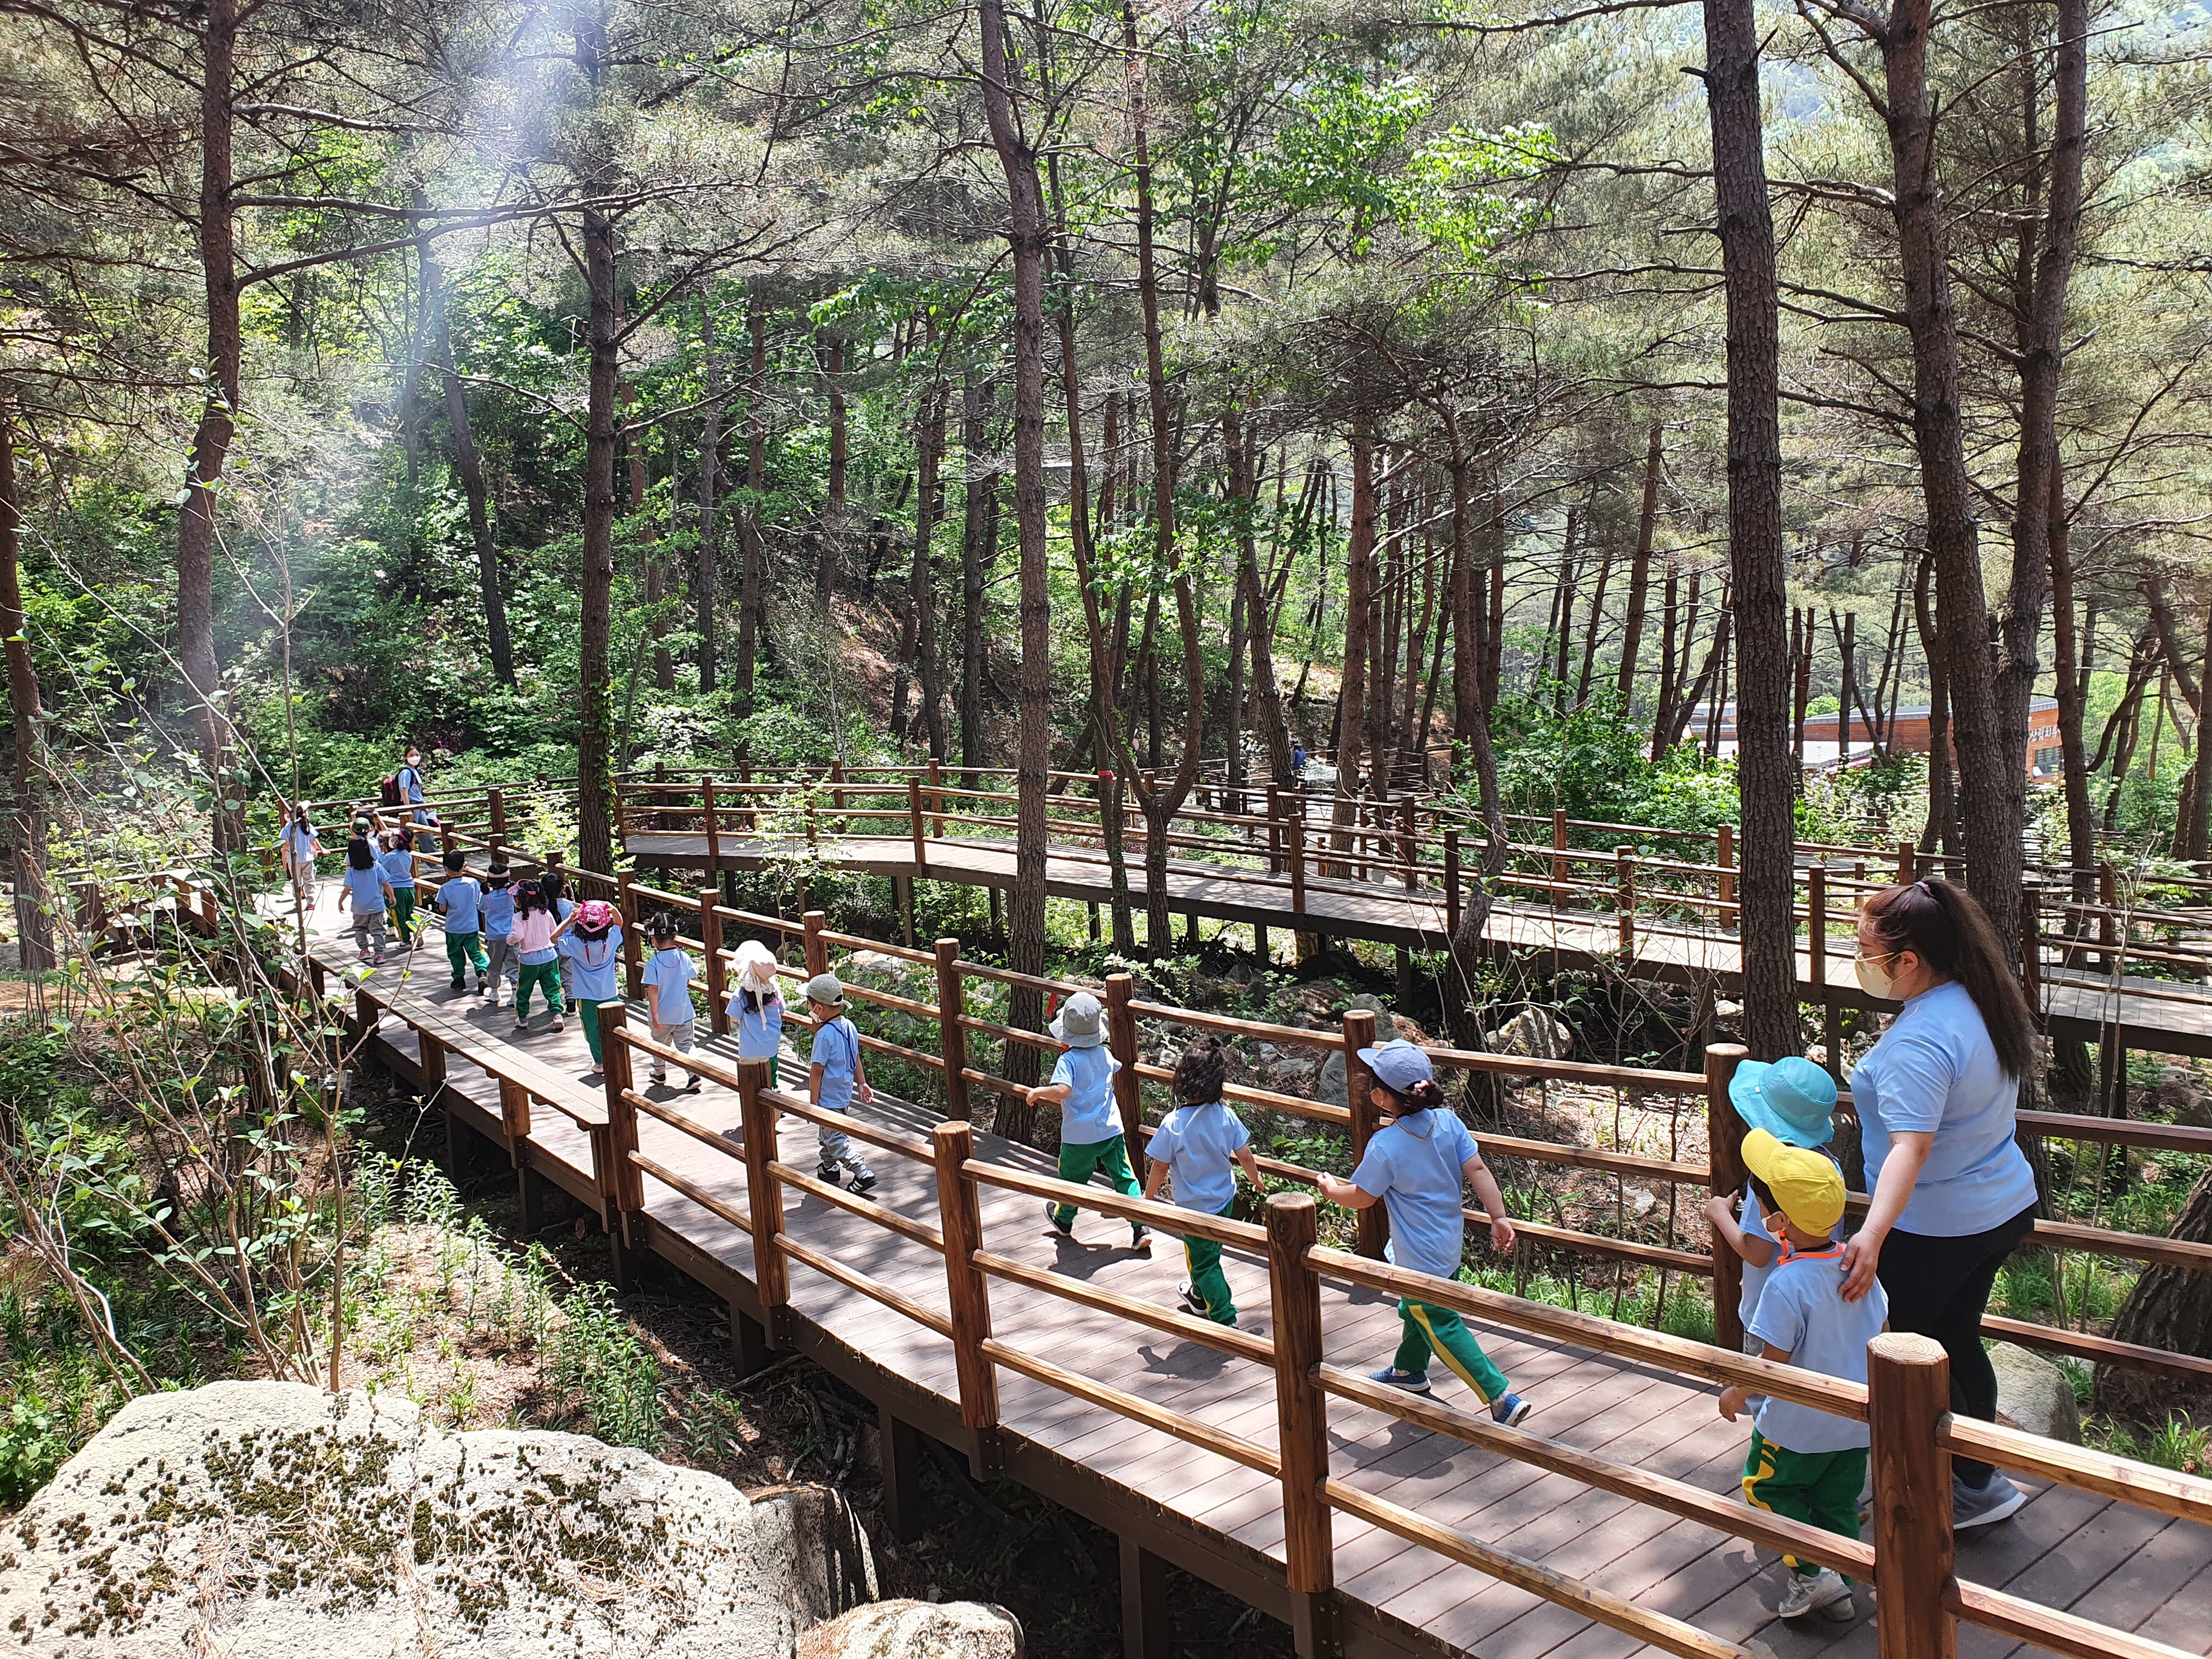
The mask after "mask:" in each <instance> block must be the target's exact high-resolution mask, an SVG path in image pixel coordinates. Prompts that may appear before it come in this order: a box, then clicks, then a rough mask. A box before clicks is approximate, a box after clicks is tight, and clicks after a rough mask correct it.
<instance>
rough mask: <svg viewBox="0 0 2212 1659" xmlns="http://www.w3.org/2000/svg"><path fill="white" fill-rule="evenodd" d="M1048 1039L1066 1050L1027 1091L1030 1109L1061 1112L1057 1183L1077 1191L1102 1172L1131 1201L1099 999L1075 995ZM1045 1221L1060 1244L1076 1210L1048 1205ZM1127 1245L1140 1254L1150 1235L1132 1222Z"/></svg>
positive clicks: (1131, 1181) (1113, 1065)
mask: <svg viewBox="0 0 2212 1659" xmlns="http://www.w3.org/2000/svg"><path fill="white" fill-rule="evenodd" d="M1051 1030H1052V1034H1053V1036H1055V1037H1057V1038H1059V1039H1060V1042H1064V1043H1066V1045H1067V1051H1066V1053H1065V1054H1061V1055H1060V1060H1059V1061H1058V1062H1057V1063H1056V1064H1055V1065H1054V1066H1053V1068H1052V1080H1051V1081H1050V1082H1049V1083H1040V1084H1039V1085H1037V1086H1036V1088H1034V1089H1032V1090H1030V1091H1029V1097H1028V1098H1029V1103H1030V1105H1032V1106H1055V1107H1058V1108H1059V1109H1060V1179H1061V1180H1062V1181H1066V1182H1072V1183H1073V1184H1074V1185H1076V1186H1078V1187H1082V1186H1087V1185H1088V1184H1089V1183H1090V1181H1091V1176H1092V1175H1093V1174H1094V1173H1096V1172H1097V1171H1099V1170H1103V1171H1105V1175H1106V1179H1107V1181H1108V1182H1109V1184H1110V1185H1111V1186H1112V1187H1113V1188H1114V1190H1115V1192H1117V1193H1120V1194H1123V1195H1124V1196H1125V1197H1133V1196H1134V1195H1135V1194H1136V1191H1137V1177H1136V1176H1135V1175H1134V1174H1133V1173H1132V1172H1131V1170H1130V1169H1129V1149H1128V1146H1127V1142H1126V1141H1125V1139H1123V1136H1122V1133H1121V1118H1120V1116H1119V1115H1117V1114H1116V1113H1115V1109H1114V1086H1113V1085H1114V1073H1116V1072H1118V1071H1120V1070H1121V1061H1119V1060H1115V1058H1114V1056H1113V1055H1111V1054H1108V1053H1107V1052H1106V1030H1105V1017H1104V1012H1103V1010H1102V1009H1101V1008H1100V1007H1099V1006H1098V999H1097V997H1095V996H1092V995H1091V993H1090V992H1088V991H1078V992H1077V993H1075V994H1074V995H1073V996H1071V997H1070V998H1068V1000H1066V1003H1065V1004H1063V1005H1062V1006H1061V1007H1060V1014H1059V1017H1058V1018H1055V1019H1054V1021H1053V1022H1052V1026H1051ZM1044 1214H1045V1219H1046V1220H1048V1221H1049V1222H1050V1223H1051V1224H1052V1228H1053V1231H1054V1232H1056V1233H1058V1234H1059V1235H1060V1237H1062V1238H1073V1237H1075V1206H1073V1204H1054V1203H1052V1202H1050V1201H1047V1203H1046V1205H1045V1206H1044ZM1129 1231H1130V1238H1129V1245H1130V1248H1131V1249H1139V1250H1141V1249H1146V1248H1148V1247H1149V1246H1150V1244H1151V1243H1152V1235H1151V1234H1150V1233H1149V1232H1147V1231H1146V1229H1145V1228H1144V1227H1143V1226H1141V1225H1139V1224H1138V1223H1136V1222H1131V1223H1130V1224H1129Z"/></svg>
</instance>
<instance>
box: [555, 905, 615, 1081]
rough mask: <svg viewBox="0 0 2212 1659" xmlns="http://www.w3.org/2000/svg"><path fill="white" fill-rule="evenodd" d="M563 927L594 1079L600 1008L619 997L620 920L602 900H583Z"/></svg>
mask: <svg viewBox="0 0 2212 1659" xmlns="http://www.w3.org/2000/svg"><path fill="white" fill-rule="evenodd" d="M562 926H563V927H566V928H567V930H568V933H567V935H566V937H564V938H563V939H562V940H561V954H562V956H564V957H567V958H568V979H569V984H570V987H571V988H572V989H573V990H574V992H575V994H576V1012H578V1013H580V1014H581V1015H582V1016H583V1019H584V1044H585V1046H586V1048H589V1049H590V1050H591V1051H592V1070H591V1073H590V1074H591V1075H592V1076H594V1077H596V1076H598V1075H599V1070H600V1066H601V1062H602V1060H604V1059H605V1055H604V1054H602V1053H601V1051H600V1048H599V1005H600V1004H601V1003H603V1002H613V1001H616V1000H618V999H619V998H620V997H621V995H622V987H621V986H620V985H619V984H618V983H617V979H616V976H617V973H618V972H619V971H620V969H621V968H622V942H623V930H622V921H621V918H620V917H619V916H618V915H617V914H616V911H615V907H614V906H613V905H611V904H609V903H608V902H606V901H605V899H586V900H585V901H584V902H583V903H581V904H580V905H578V906H577V907H576V908H575V909H574V911H573V912H572V913H571V914H570V915H569V917H568V921H566V922H564V923H563V924H562Z"/></svg>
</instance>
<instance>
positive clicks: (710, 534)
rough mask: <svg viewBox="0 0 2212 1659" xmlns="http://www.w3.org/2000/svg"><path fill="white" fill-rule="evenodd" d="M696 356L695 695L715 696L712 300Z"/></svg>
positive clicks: (717, 425)
mask: <svg viewBox="0 0 2212 1659" xmlns="http://www.w3.org/2000/svg"><path fill="white" fill-rule="evenodd" d="M699 356H700V358H701V360H702V363H703V364H704V367H705V380H706V389H707V397H706V406H705V407H704V408H703V409H702V410H700V412H699V567H698V569H697V570H696V572H695V573H694V574H693V576H692V579H691V599H692V602H693V604H694V605H696V606H697V607H698V612H699V616H698V622H697V627H698V629H699V690H701V691H702V692H711V691H713V690H714V576H715V568H714V567H715V563H716V554H717V552H718V551H719V546H718V544H717V541H716V534H717V531H718V529H719V526H718V525H717V523H716V521H715V517H714V512H715V507H716V505H717V501H716V498H717V496H718V495H720V492H721V487H722V358H721V354H720V352H718V351H717V350H715V349H714V290H713V289H711V288H708V289H702V291H701V293H700V295H699Z"/></svg>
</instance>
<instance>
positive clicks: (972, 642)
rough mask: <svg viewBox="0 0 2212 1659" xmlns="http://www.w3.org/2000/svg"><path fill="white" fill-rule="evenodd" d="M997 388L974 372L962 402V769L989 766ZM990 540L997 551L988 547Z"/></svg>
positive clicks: (995, 530) (995, 540) (962, 391)
mask: <svg viewBox="0 0 2212 1659" xmlns="http://www.w3.org/2000/svg"><path fill="white" fill-rule="evenodd" d="M995 393H996V388H995V387H994V386H992V385H991V384H990V383H989V382H988V381H987V380H980V379H978V378H977V377H976V375H975V371H974V370H972V369H971V370H969V374H968V377H967V384H966V385H965V386H963V387H962V389H961V396H960V449H961V456H962V462H963V465H962V467H961V471H962V473H963V476H964V477H966V479H967V481H968V482H967V485H966V489H965V495H964V501H963V507H962V511H961V538H960V763H961V765H963V766H969V767H974V766H981V764H982V763H983V653H984V652H985V651H987V649H989V648H990V647H989V635H988V633H987V630H986V629H985V628H984V626H983V621H984V599H983V593H984V583H985V581H986V580H987V576H988V574H989V573H988V566H989V565H990V564H991V563H993V562H995V561H996V559H997V557H998V548H997V546H996V545H995V544H996V542H997V540H998V533H999V515H998V495H999V475H998V474H997V473H995V472H993V471H988V470H987V467H986V466H985V464H984V454H983V445H984V427H985V424H986V422H988V421H989V419H990V418H991V405H992V404H993V402H994V399H995ZM986 536H988V537H989V538H991V541H992V543H993V544H994V545H990V546H986V545H985V544H984V538H985V537H986Z"/></svg>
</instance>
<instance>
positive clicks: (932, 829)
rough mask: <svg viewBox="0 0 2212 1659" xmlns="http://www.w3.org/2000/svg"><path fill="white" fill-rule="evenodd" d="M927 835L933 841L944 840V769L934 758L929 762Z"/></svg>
mask: <svg viewBox="0 0 2212 1659" xmlns="http://www.w3.org/2000/svg"><path fill="white" fill-rule="evenodd" d="M929 811H930V817H929V835H930V839H931V840H933V841H943V840H944V839H945V769H944V767H943V765H942V764H941V763H939V761H938V759H937V757H935V756H932V757H930V762H929Z"/></svg>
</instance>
